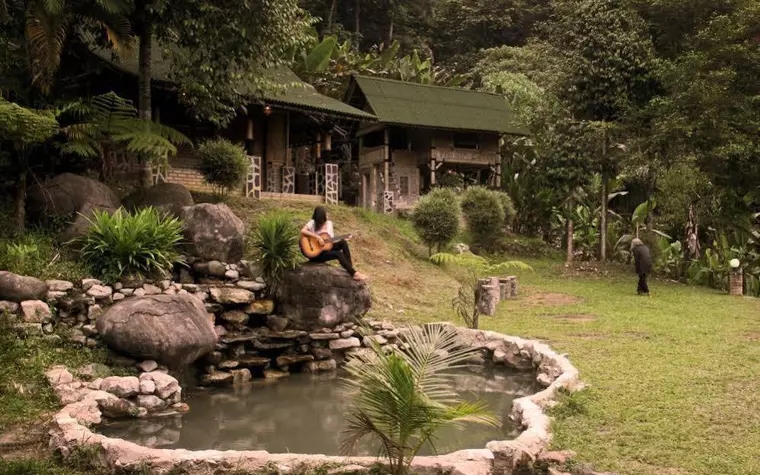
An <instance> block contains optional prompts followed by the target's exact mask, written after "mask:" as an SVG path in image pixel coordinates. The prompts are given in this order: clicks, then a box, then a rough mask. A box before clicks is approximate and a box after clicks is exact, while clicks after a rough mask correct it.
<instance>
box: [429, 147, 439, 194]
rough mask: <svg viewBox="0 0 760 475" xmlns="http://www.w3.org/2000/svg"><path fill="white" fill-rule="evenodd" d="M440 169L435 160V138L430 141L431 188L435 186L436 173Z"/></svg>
mask: <svg viewBox="0 0 760 475" xmlns="http://www.w3.org/2000/svg"><path fill="white" fill-rule="evenodd" d="M437 169H438V164H437V163H436V160H435V136H433V138H432V139H430V186H431V187H433V186H435V172H436V170H437Z"/></svg>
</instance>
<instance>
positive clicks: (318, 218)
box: [311, 206, 327, 231]
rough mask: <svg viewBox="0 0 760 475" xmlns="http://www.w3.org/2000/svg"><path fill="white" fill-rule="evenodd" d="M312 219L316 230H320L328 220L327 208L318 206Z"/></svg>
mask: <svg viewBox="0 0 760 475" xmlns="http://www.w3.org/2000/svg"><path fill="white" fill-rule="evenodd" d="M311 219H313V220H314V230H315V231H319V230H320V229H322V226H324V225H325V223H326V222H327V210H326V209H325V208H324V207H323V206H317V207H316V208H314V214H313V215H312V216H311Z"/></svg>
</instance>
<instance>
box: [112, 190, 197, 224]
mask: <svg viewBox="0 0 760 475" xmlns="http://www.w3.org/2000/svg"><path fill="white" fill-rule="evenodd" d="M123 204H124V207H125V208H127V209H128V210H130V211H134V210H137V209H141V208H147V207H149V206H152V207H154V208H157V209H160V210H162V211H166V212H168V213H170V214H171V215H173V216H175V217H180V216H181V215H182V208H184V207H185V206H193V205H194V204H195V202H194V201H193V196H192V195H191V194H190V192H189V191H188V189H187V188H185V187H184V186H182V185H180V184H177V183H159V184H157V185H156V186H153V187H151V188H142V189H139V190H136V191H135V192H133V193H132V194H130V195H129V196H127V197H126V198H124V200H123Z"/></svg>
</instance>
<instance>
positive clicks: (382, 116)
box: [346, 76, 527, 212]
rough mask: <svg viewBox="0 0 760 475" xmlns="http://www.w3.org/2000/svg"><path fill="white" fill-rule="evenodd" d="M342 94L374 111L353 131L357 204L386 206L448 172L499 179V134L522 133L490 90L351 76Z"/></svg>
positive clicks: (397, 204) (486, 181)
mask: <svg viewBox="0 0 760 475" xmlns="http://www.w3.org/2000/svg"><path fill="white" fill-rule="evenodd" d="M346 102H348V103H349V104H350V105H352V106H353V107H355V108H357V109H361V110H363V111H364V112H367V113H370V114H372V115H373V116H375V117H376V118H377V120H374V121H371V122H370V121H364V122H363V123H362V125H361V127H360V129H359V132H358V134H357V135H358V136H359V140H360V145H359V169H360V176H361V190H362V191H361V204H362V205H363V206H364V207H366V208H370V209H376V210H383V211H386V212H388V211H390V210H392V209H396V208H408V207H411V206H413V205H414V203H415V202H416V201H417V199H418V198H419V196H420V195H421V194H422V193H423V192H424V191H425V190H427V189H429V188H430V187H432V186H434V185H436V184H437V183H440V182H441V180H446V179H447V178H449V177H452V176H465V177H466V179H468V180H470V181H471V182H476V183H479V184H483V185H492V186H497V185H498V184H500V182H501V156H500V154H499V150H500V145H499V144H500V140H501V138H502V137H503V136H505V135H512V136H520V135H526V134H527V130H526V129H525V128H524V127H522V126H521V125H520V124H519V122H518V120H517V118H516V116H515V113H514V111H513V110H512V109H510V107H509V105H508V104H507V102H506V100H505V99H504V98H503V97H502V96H500V95H497V94H491V93H488V92H481V91H473V90H468V89H461V88H452V87H440V86H431V85H425V84H417V83H409V82H402V81H395V80H391V79H384V78H373V77H365V76H354V77H353V79H352V83H351V86H350V88H349V91H348V93H347V96H346ZM454 173H456V175H453V174H454Z"/></svg>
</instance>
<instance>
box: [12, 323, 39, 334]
mask: <svg viewBox="0 0 760 475" xmlns="http://www.w3.org/2000/svg"><path fill="white" fill-rule="evenodd" d="M16 330H17V331H18V332H19V333H20V334H21V335H23V336H25V337H30V336H42V335H43V333H44V332H43V331H42V324H41V323H21V324H19V325H18V326H16Z"/></svg>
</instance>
